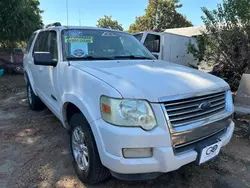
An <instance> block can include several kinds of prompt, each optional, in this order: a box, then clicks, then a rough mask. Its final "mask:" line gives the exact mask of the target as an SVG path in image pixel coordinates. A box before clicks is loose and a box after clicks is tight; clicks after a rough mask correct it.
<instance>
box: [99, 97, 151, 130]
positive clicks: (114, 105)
mask: <svg viewBox="0 0 250 188" xmlns="http://www.w3.org/2000/svg"><path fill="white" fill-rule="evenodd" d="M101 113H102V118H103V119H104V120H105V121H107V122H108V123H111V124H114V125H118V126H128V127H142V128H143V129H145V130H152V129H153V128H154V127H155V126H156V120H155V116H154V113H153V111H152V109H151V106H150V105H149V103H148V102H147V101H145V100H132V99H114V98H110V97H106V96H102V97H101Z"/></svg>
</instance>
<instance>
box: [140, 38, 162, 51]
mask: <svg viewBox="0 0 250 188" xmlns="http://www.w3.org/2000/svg"><path fill="white" fill-rule="evenodd" d="M144 45H145V46H146V47H147V49H148V50H149V51H150V52H160V36H159V35H153V34H148V35H147V37H146V39H145V41H144Z"/></svg>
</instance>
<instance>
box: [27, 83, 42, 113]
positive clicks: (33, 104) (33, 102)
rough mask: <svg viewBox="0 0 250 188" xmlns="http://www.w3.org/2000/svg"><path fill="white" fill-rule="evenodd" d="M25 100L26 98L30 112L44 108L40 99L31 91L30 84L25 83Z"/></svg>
mask: <svg viewBox="0 0 250 188" xmlns="http://www.w3.org/2000/svg"><path fill="white" fill-rule="evenodd" d="M27 98H28V103H29V107H30V108H31V109H32V110H35V111H37V110H42V109H43V108H44V104H43V102H42V101H41V99H39V97H38V96H36V95H35V94H34V92H33V90H32V87H31V85H30V83H29V82H28V83H27Z"/></svg>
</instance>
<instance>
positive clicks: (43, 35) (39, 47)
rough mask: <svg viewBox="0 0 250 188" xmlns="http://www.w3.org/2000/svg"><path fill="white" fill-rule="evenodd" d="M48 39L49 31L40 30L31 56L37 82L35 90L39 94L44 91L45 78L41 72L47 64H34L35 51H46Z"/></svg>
mask: <svg viewBox="0 0 250 188" xmlns="http://www.w3.org/2000/svg"><path fill="white" fill-rule="evenodd" d="M47 41H48V31H41V32H39V34H38V36H37V39H36V42H35V45H34V48H33V53H32V56H31V57H30V61H31V67H32V75H33V79H34V83H35V90H36V92H37V93H38V94H39V96H40V95H41V93H42V88H41V86H42V84H43V81H44V80H43V78H42V77H41V73H42V71H43V70H44V67H45V66H41V65H35V64H34V53H35V52H46V49H45V45H46V44H45V43H46V42H47Z"/></svg>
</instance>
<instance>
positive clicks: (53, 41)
mask: <svg viewBox="0 0 250 188" xmlns="http://www.w3.org/2000/svg"><path fill="white" fill-rule="evenodd" d="M48 39H49V42H48V50H47V51H48V52H50V53H51V56H52V58H53V59H54V60H57V59H58V51H57V38H56V32H55V31H50V32H49V38H48Z"/></svg>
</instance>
